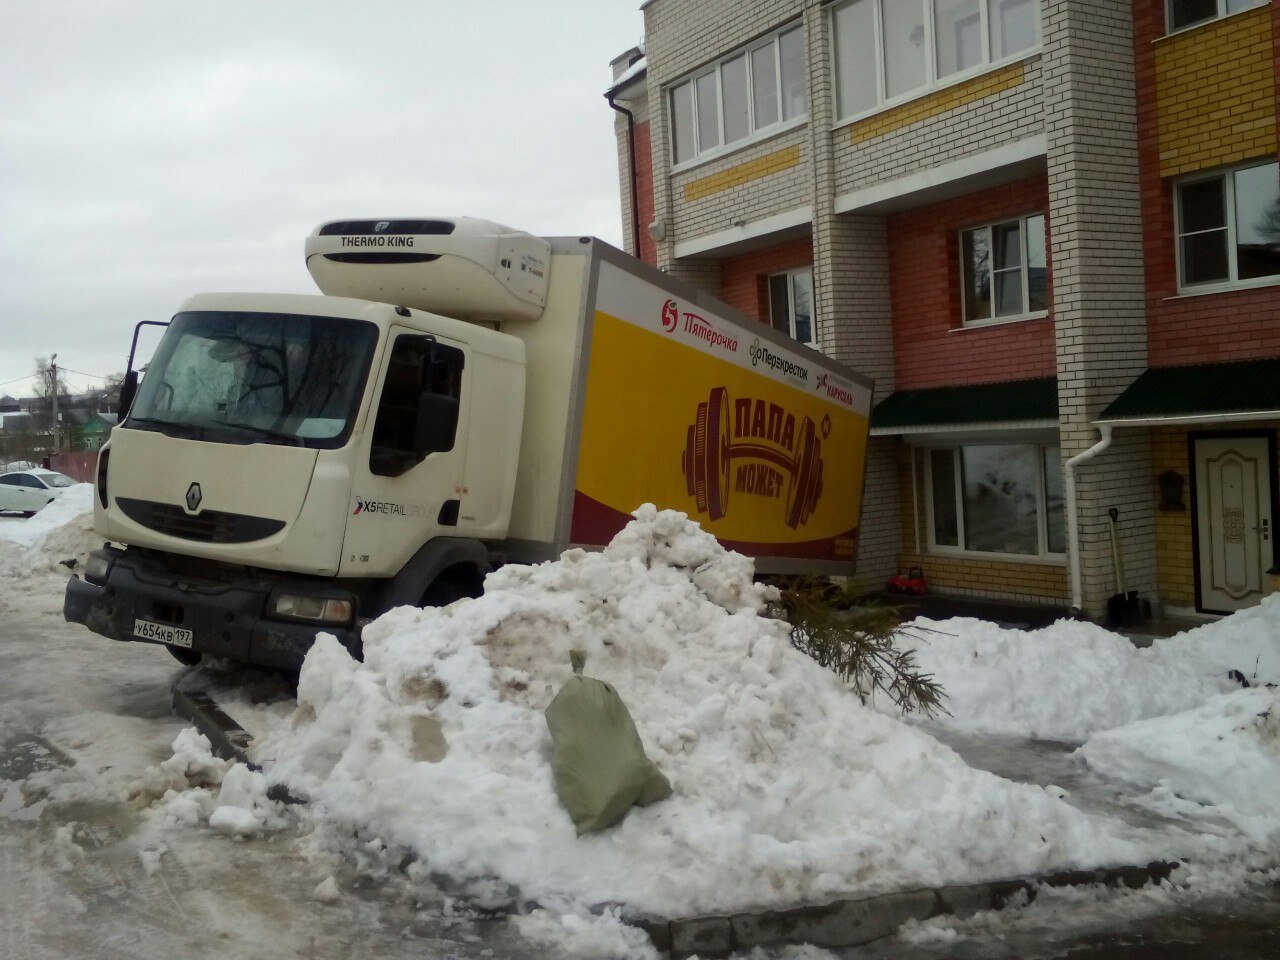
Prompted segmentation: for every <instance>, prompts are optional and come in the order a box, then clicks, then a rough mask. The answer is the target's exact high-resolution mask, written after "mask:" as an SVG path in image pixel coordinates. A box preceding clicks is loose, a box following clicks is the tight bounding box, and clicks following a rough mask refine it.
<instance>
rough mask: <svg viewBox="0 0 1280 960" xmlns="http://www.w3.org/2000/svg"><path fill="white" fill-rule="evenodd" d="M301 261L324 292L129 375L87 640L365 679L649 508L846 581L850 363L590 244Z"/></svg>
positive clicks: (386, 235) (527, 239)
mask: <svg viewBox="0 0 1280 960" xmlns="http://www.w3.org/2000/svg"><path fill="white" fill-rule="evenodd" d="M306 258H307V266H308V268H309V270H310V272H311V274H312V277H313V278H314V280H315V281H316V284H317V285H318V286H319V288H320V290H321V291H322V292H323V294H324V295H323V296H304V295H298V296H293V295H270V294H205V295H200V296H196V297H193V298H191V299H190V300H188V301H187V302H186V303H185V304H184V305H183V306H182V307H181V309H180V310H179V312H178V313H177V315H176V316H174V317H173V319H172V321H170V322H169V324H168V326H167V329H166V330H165V331H164V334H163V336H162V337H161V339H160V341H159V344H158V346H157V348H156V351H155V354H154V357H153V358H152V360H151V362H150V364H149V365H148V366H147V368H146V373H145V376H144V377H143V378H142V379H141V382H140V383H139V382H138V381H137V378H136V374H132V373H131V374H130V377H129V380H128V381H127V389H126V394H131V393H134V390H133V387H134V385H135V384H136V385H137V388H136V394H135V395H134V396H132V397H128V396H126V400H127V401H128V411H127V416H124V417H123V418H122V420H121V422H120V423H119V425H118V426H117V427H116V428H115V429H114V430H113V431H112V434H111V438H110V440H109V442H108V443H106V444H105V445H104V446H103V449H102V452H101V454H100V457H99V462H98V472H97V490H96V495H97V502H96V507H95V518H94V519H95V527H96V530H97V532H98V533H99V534H100V535H101V536H102V537H103V538H104V539H105V540H106V541H107V543H105V544H104V546H103V548H102V549H101V550H97V551H95V552H94V553H93V554H92V556H91V558H90V560H89V561H88V563H87V565H86V567H85V570H84V577H83V579H81V578H78V577H76V578H73V579H72V580H71V581H70V582H69V583H68V586H67V591H66V597H65V603H64V614H65V616H66V619H67V620H69V621H73V622H75V623H82V624H85V625H86V626H88V627H89V628H90V629H92V630H94V631H96V632H97V633H100V634H102V635H103V636H106V637H110V638H113V639H116V640H127V641H143V642H151V643H162V644H165V645H167V646H168V647H169V649H170V650H171V652H173V653H174V655H175V656H176V657H177V658H178V659H179V660H182V661H183V662H185V663H193V662H196V661H197V660H198V659H199V658H200V657H201V656H202V655H206V654H207V655H210V656H216V657H226V658H230V659H233V660H238V661H243V662H247V663H256V664H262V665H266V666H273V667H282V668H286V669H296V668H298V667H299V666H300V664H301V662H302V659H303V657H304V656H305V654H306V651H307V649H308V648H309V647H310V645H311V643H312V641H313V639H314V637H315V635H316V633H317V631H318V630H321V629H322V630H324V631H327V632H329V633H332V634H334V635H335V636H337V637H338V639H339V640H340V641H342V643H343V644H345V645H346V646H347V647H348V649H350V650H351V651H352V653H353V654H356V655H358V654H359V651H360V631H361V629H362V627H363V625H364V624H366V623H367V622H369V620H371V619H372V618H374V617H376V616H378V615H380V614H381V613H383V612H385V611H387V610H389V609H391V608H393V607H396V606H399V605H404V604H417V605H426V604H442V603H447V602H450V601H452V600H454V599H457V598H460V597H462V596H470V595H477V594H478V593H479V591H480V590H481V588H482V584H483V577H484V575H485V573H486V572H488V571H489V570H492V569H493V568H494V567H495V566H497V565H499V564H502V563H508V562H522V563H529V562H537V561H542V560H548V559H552V558H554V557H556V556H558V555H559V554H560V553H561V552H562V551H564V550H566V549H568V548H570V547H574V546H579V547H587V548H598V547H600V546H602V545H604V544H607V543H608V542H609V540H610V538H611V537H612V536H613V535H614V534H615V533H617V532H618V531H619V530H620V529H621V528H622V527H623V525H624V524H625V523H626V522H627V521H628V519H629V514H630V512H631V511H632V510H634V509H635V508H636V507H637V506H639V505H640V504H642V503H646V502H651V503H654V504H656V505H657V506H659V507H662V508H674V509H677V510H682V511H685V512H687V513H688V514H689V515H690V516H691V517H693V518H694V519H696V520H698V521H700V522H701V523H702V524H703V526H704V527H705V528H706V529H708V530H710V531H711V532H712V533H714V534H715V535H716V536H717V537H719V538H720V540H721V542H722V543H724V544H725V545H726V546H728V547H730V548H732V549H734V550H739V551H742V552H744V553H747V554H750V555H751V556H753V557H754V558H755V559H756V563H757V569H758V570H760V571H761V572H765V573H771V572H772V573H786V572H808V573H815V574H836V575H839V574H850V573H852V571H853V565H854V558H855V552H856V547H857V542H858V523H859V513H860V507H861V499H862V486H863V464H864V459H865V453H866V442H867V418H868V412H869V409H870V402H871V387H870V383H869V382H868V381H867V380H866V379H865V378H863V377H861V376H859V375H858V374H856V373H854V372H853V371H852V370H850V369H849V368H847V367H846V366H844V365H842V364H840V363H837V362H836V361H834V360H832V359H830V358H828V357H825V356H823V355H821V354H819V353H816V352H814V351H812V350H809V349H807V348H805V347H802V346H800V345H798V344H797V343H795V342H793V341H792V340H790V339H788V338H787V337H786V336H784V335H782V334H779V333H778V332H776V331H774V330H773V329H771V328H770V327H769V326H767V325H765V324H761V323H757V322H755V321H753V320H750V319H748V318H747V317H745V316H743V315H741V314H738V313H737V312H735V311H734V310H732V309H731V308H729V307H727V306H725V305H724V304H722V303H719V302H718V301H716V300H714V299H712V298H710V297H708V296H707V295H705V294H702V293H699V292H697V291H696V290H694V289H693V288H692V287H690V286H687V285H685V284H683V283H681V282H678V281H675V280H673V279H672V278H670V277H668V276H667V275H666V274H664V273H661V272H659V271H657V270H655V269H652V268H651V267H649V266H647V265H645V264H643V263H641V262H639V261H637V260H635V259H633V258H631V257H629V256H627V255H626V254H623V253H621V252H620V251H618V250H616V249H614V248H613V247H611V246H609V245H608V244H605V243H603V242H601V241H600V240H597V239H593V238H591V237H569V238H552V239H546V238H539V237H534V236H531V235H529V234H526V233H521V232H519V231H515V230H511V229H509V228H507V227H503V226H500V225H498V224H494V223H489V222H487V221H481V220H475V219H469V218H450V219H417V220H408V219H400V220H397V219H388V220H343V221H337V222H333V223H327V224H324V225H323V226H321V227H320V228H319V229H318V230H316V231H315V233H313V234H312V236H311V237H309V238H308V240H307V245H306ZM135 342H136V338H135Z"/></svg>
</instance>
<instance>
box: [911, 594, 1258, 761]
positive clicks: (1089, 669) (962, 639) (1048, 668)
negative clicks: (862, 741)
mask: <svg viewBox="0 0 1280 960" xmlns="http://www.w3.org/2000/svg"><path fill="white" fill-rule="evenodd" d="M899 645H900V646H902V647H907V648H911V649H914V650H915V652H916V662H917V663H918V664H919V666H920V669H921V670H923V671H924V672H925V673H929V674H932V675H933V676H934V678H935V679H937V680H938V681H939V682H941V684H942V687H943V689H944V690H945V691H946V694H947V700H946V702H945V706H946V708H947V710H948V711H950V714H951V716H950V717H945V716H944V717H941V718H939V720H938V722H940V723H944V724H947V725H950V726H954V727H957V728H960V729H966V730H973V731H977V732H981V733H995V734H1006V735H1013V736H1027V737H1037V738H1041V739H1046V740H1068V741H1077V742H1078V741H1083V740H1085V739H1087V738H1088V737H1089V736H1090V735H1091V734H1093V733H1094V732H1095V731H1099V730H1109V729H1111V728H1112V727H1118V726H1122V725H1124V724H1128V723H1132V722H1134V721H1135V720H1142V719H1145V718H1147V717H1155V716H1161V715H1164V714H1168V713H1175V712H1179V711H1182V710H1186V709H1188V708H1189V707H1192V706H1195V705H1197V704H1200V703H1203V702H1204V701H1205V700H1206V699H1208V698H1209V697H1210V696H1212V695H1214V694H1215V693H1219V692H1222V691H1225V690H1228V689H1230V686H1229V685H1228V684H1227V681H1226V679H1225V678H1226V670H1225V669H1223V670H1221V671H1220V673H1221V676H1222V679H1220V680H1219V679H1215V678H1214V677H1211V676H1208V675H1206V674H1205V673H1204V671H1203V670H1202V669H1200V665H1199V664H1198V663H1196V662H1195V661H1194V659H1193V658H1191V657H1187V656H1162V655H1160V654H1158V653H1155V652H1153V651H1152V650H1150V649H1147V650H1139V649H1138V648H1136V647H1134V645H1133V644H1132V643H1131V642H1130V641H1129V639H1128V638H1127V637H1122V636H1120V635H1119V634H1116V633H1112V632H1111V631H1109V630H1104V629H1103V628H1102V627H1099V626H1097V625H1095V624H1092V623H1084V622H1080V621H1076V620H1060V621H1058V622H1057V623H1055V624H1053V625H1052V626H1049V627H1045V628H1043V629H1040V630H1010V629H1005V628H1003V627H1001V626H999V625H998V624H995V623H990V622H988V621H985V620H972V619H968V618H956V619H953V620H944V621H933V620H927V619H923V618H922V619H919V620H915V621H912V622H911V623H910V624H907V627H906V629H905V630H904V631H903V634H902V637H901V640H900V643H899ZM1250 665H1252V660H1250Z"/></svg>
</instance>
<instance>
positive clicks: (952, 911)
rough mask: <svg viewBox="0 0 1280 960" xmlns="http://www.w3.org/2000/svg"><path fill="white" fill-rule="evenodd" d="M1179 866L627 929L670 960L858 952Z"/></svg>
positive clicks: (1135, 883)
mask: <svg viewBox="0 0 1280 960" xmlns="http://www.w3.org/2000/svg"><path fill="white" fill-rule="evenodd" d="M1178 867H1179V863H1178V862H1177V861H1164V860H1153V861H1152V862H1151V863H1148V864H1147V865H1146V866H1120V867H1107V868H1104V869H1099V870H1068V871H1063V872H1060V873H1051V874H1046V875H1044V876H1039V877H1019V878H1016V879H1013V880H996V881H992V882H990V883H978V884H973V885H970V886H951V887H938V888H929V889H924V890H910V891H906V892H903V893H888V894H881V895H880V896H875V897H866V898H863V899H861V900H836V901H835V902H833V903H828V904H825V905H824V906H818V907H798V908H794V909H789V910H770V911H765V912H762V913H740V914H734V915H732V916H716V917H693V918H690V919H685V920H664V919H659V918H656V917H631V918H627V922H628V923H630V924H631V925H632V926H636V927H639V928H640V929H642V930H644V931H645V932H646V933H648V934H649V937H650V939H652V940H653V945H654V946H655V947H656V948H657V949H658V951H659V952H660V953H664V954H667V955H669V956H670V957H672V958H673V960H684V958H686V957H690V956H693V955H694V954H697V955H699V956H702V957H725V956H728V955H729V954H730V953H732V952H733V951H735V950H749V949H751V948H753V947H763V946H778V945H783V944H802V943H808V944H812V945H814V946H817V947H856V946H860V945H862V944H866V943H870V942H872V941H873V940H879V939H881V938H882V937H887V936H889V935H890V934H891V933H893V932H894V931H895V930H896V929H897V928H898V927H899V926H901V925H902V924H904V923H906V922H907V921H908V920H928V919H930V918H931V917H939V916H947V915H953V916H957V917H961V918H964V917H970V916H972V915H973V914H975V913H978V912H979V911H983V910H1002V909H1004V907H1006V906H1008V905H1009V904H1010V903H1013V902H1017V901H1021V902H1025V903H1030V902H1031V901H1033V900H1034V899H1035V898H1036V894H1037V893H1038V892H1039V890H1040V888H1041V887H1069V886H1083V885H1086V884H1093V883H1100V884H1105V885H1106V886H1109V887H1118V886H1125V887H1129V888H1131V889H1137V888H1139V887H1142V886H1145V885H1146V884H1148V883H1159V882H1160V881H1162V880H1167V879H1168V878H1169V875H1170V874H1171V873H1172V872H1173V871H1174V870H1176V869H1177V868H1178Z"/></svg>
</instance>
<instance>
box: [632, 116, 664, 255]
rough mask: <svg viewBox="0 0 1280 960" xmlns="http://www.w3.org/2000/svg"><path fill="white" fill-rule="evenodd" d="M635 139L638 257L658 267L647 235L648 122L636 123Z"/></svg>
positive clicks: (649, 213) (650, 191)
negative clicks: (638, 225)
mask: <svg viewBox="0 0 1280 960" xmlns="http://www.w3.org/2000/svg"><path fill="white" fill-rule="evenodd" d="M634 134H635V138H636V194H637V197H638V199H639V207H640V217H639V220H640V227H639V229H640V253H639V257H640V259H641V260H643V261H644V262H645V263H648V264H650V265H652V266H655V267H656V266H657V265H658V247H657V244H656V243H654V241H653V237H652V236H650V235H649V224H651V223H653V153H652V151H651V150H650V145H649V121H648V120H644V121H642V122H640V123H637V124H636V126H635V130H634Z"/></svg>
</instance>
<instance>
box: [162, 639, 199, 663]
mask: <svg viewBox="0 0 1280 960" xmlns="http://www.w3.org/2000/svg"><path fill="white" fill-rule="evenodd" d="M164 648H165V649H166V650H168V651H169V652H170V653H171V654H173V659H175V660H177V661H178V662H179V663H180V664H182V665H183V666H184V667H195V666H199V664H200V661H201V660H203V659H204V654H203V653H198V652H197V651H195V650H188V649H186V648H185V647H171V646H169V645H168V644H167V643H166V644H165V647H164Z"/></svg>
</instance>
